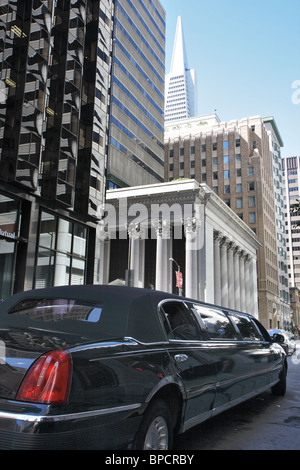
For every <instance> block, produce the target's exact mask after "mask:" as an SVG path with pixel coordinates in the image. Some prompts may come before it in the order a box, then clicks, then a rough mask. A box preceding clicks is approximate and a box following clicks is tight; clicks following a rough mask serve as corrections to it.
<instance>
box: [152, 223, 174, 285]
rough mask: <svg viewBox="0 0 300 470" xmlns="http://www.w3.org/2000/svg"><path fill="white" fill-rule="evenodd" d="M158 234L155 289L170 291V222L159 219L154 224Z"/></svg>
mask: <svg viewBox="0 0 300 470" xmlns="http://www.w3.org/2000/svg"><path fill="white" fill-rule="evenodd" d="M152 226H153V227H154V228H155V232H156V276H155V289H156V290H162V291H165V292H167V291H168V279H169V276H168V270H169V263H168V260H169V258H168V254H169V250H168V241H169V240H170V225H169V223H168V221H166V220H163V219H159V220H154V221H153V222H152Z"/></svg>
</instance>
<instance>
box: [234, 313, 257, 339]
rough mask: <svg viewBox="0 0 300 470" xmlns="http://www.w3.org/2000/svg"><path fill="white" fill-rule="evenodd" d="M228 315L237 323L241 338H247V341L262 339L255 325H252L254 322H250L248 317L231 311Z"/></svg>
mask: <svg viewBox="0 0 300 470" xmlns="http://www.w3.org/2000/svg"><path fill="white" fill-rule="evenodd" d="M230 316H231V318H232V319H233V321H234V322H235V324H236V325H237V327H238V329H239V331H240V333H241V335H242V337H243V339H245V340H248V341H253V340H255V341H261V340H262V336H261V335H260V334H259V332H258V330H257V328H256V326H255V325H254V323H252V321H251V320H250V318H248V317H246V316H244V315H240V314H234V313H231V314H230Z"/></svg>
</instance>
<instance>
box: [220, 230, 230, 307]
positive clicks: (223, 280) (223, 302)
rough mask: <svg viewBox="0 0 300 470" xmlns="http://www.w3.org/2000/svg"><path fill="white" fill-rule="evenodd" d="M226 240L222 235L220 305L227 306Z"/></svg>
mask: <svg viewBox="0 0 300 470" xmlns="http://www.w3.org/2000/svg"><path fill="white" fill-rule="evenodd" d="M227 244H228V240H227V238H226V237H223V238H222V240H221V245H220V248H221V305H222V307H228V263H227Z"/></svg>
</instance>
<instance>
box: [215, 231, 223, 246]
mask: <svg viewBox="0 0 300 470" xmlns="http://www.w3.org/2000/svg"><path fill="white" fill-rule="evenodd" d="M223 238H224V235H223V234H222V233H221V232H216V231H214V243H218V244H220V243H221V241H222V239H223Z"/></svg>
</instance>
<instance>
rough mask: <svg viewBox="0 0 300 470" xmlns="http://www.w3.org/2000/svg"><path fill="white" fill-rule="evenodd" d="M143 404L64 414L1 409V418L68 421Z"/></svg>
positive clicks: (130, 408) (133, 408)
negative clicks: (35, 413)
mask: <svg viewBox="0 0 300 470" xmlns="http://www.w3.org/2000/svg"><path fill="white" fill-rule="evenodd" d="M141 406H142V405H141V403H134V404H132V405H125V406H116V407H114V408H105V409H103V410H93V411H82V412H79V413H68V414H63V415H51V416H47V415H42V416H39V415H31V414H24V413H15V412H9V411H8V412H6V411H0V420H1V419H14V420H18V421H27V422H37V423H40V422H47V423H49V422H56V421H68V420H71V419H76V420H77V419H86V418H91V417H95V416H104V415H107V414H112V413H121V412H123V411H132V410H136V409H138V408H140V407H141Z"/></svg>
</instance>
